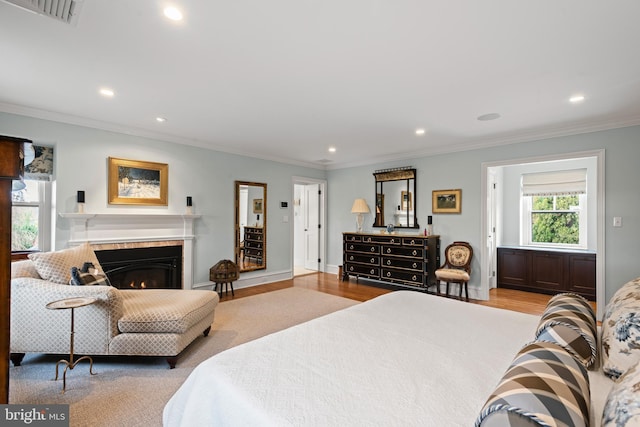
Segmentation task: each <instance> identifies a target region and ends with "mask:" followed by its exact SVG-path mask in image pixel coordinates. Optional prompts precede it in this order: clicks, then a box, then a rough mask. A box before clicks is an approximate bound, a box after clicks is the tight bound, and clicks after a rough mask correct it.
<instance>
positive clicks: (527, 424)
mask: <svg viewBox="0 0 640 427" xmlns="http://www.w3.org/2000/svg"><path fill="white" fill-rule="evenodd" d="M590 402H591V400H590V392H589V376H588V374H587V370H586V368H585V367H584V366H583V365H582V364H581V363H580V362H578V360H577V359H576V358H575V357H574V356H572V355H571V354H570V353H569V352H568V351H566V350H565V349H564V348H563V347H561V346H560V345H558V344H556V343H553V342H533V343H530V344H527V345H525V346H524V347H523V348H522V349H521V350H520V352H518V354H517V355H516V357H515V359H514V360H513V362H512V363H511V365H510V366H509V368H508V369H507V372H506V373H505V374H504V376H503V377H502V379H501V380H500V383H499V384H498V386H497V387H496V389H495V391H494V392H493V393H492V394H491V396H490V397H489V399H488V400H487V402H486V403H485V404H484V407H483V408H482V411H481V412H480V415H479V416H478V418H477V420H476V423H475V427H480V426H482V427H505V426H512V427H514V426H522V427H532V426H575V427H587V426H588V425H589V410H590Z"/></svg>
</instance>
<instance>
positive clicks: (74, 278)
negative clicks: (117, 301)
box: [69, 262, 111, 286]
mask: <svg viewBox="0 0 640 427" xmlns="http://www.w3.org/2000/svg"><path fill="white" fill-rule="evenodd" d="M69 284H70V285H74V286H111V282H109V278H108V277H107V275H106V274H104V273H102V272H101V271H100V270H98V269H97V268H95V267H94V265H93V263H91V262H85V263H84V265H83V266H82V268H80V269H79V268H78V267H71V280H70V281H69Z"/></svg>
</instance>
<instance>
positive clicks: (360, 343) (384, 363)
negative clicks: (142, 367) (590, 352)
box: [163, 291, 613, 427]
mask: <svg viewBox="0 0 640 427" xmlns="http://www.w3.org/2000/svg"><path fill="white" fill-rule="evenodd" d="M537 324H538V317H537V316H532V315H527V314H522V313H516V312H512V311H507V310H499V309H493V308H488V307H484V306H480V305H476V304H470V303H465V302H461V301H456V300H451V299H447V298H442V297H437V296H433V295H428V294H423V293H418V292H412V291H398V292H392V293H389V294H386V295H383V296H381V297H378V298H375V299H373V300H371V301H368V302H366V303H362V304H358V305H356V306H353V307H350V308H347V309H344V310H341V311H339V312H335V313H332V314H329V315H327V316H323V317H320V318H318V319H314V320H312V321H309V322H306V323H304V324H301V325H298V326H294V327H292V328H289V329H286V330H283V331H280V332H277V333H275V334H271V335H268V336H266V337H263V338H260V339H258V340H255V341H251V342H248V343H246V344H243V345H240V346H238V347H234V348H231V349H229V350H226V351H224V352H222V353H220V354H218V355H215V356H213V357H211V358H210V359H208V360H206V361H204V362H203V363H201V364H200V365H199V366H198V367H197V368H196V369H195V370H194V371H193V372H192V374H191V375H190V376H189V378H188V379H187V380H186V381H185V383H184V384H183V385H182V386H181V387H180V389H179V390H178V391H177V392H176V393H175V395H174V396H173V397H172V398H171V400H170V401H169V402H168V403H167V405H166V407H165V409H164V414H163V420H164V425H165V426H166V427H169V426H185V427H186V426H190V427H191V426H231V425H233V426H239V425H243V426H269V425H273V426H348V425H363V426H364V425H366V426H373V425H379V426H411V425H416V426H418V425H419V426H472V425H473V423H474V420H475V419H476V417H477V416H478V414H479V412H480V410H481V409H482V406H483V404H484V403H485V401H486V400H487V398H488V397H489V395H490V394H491V392H492V391H493V390H494V388H495V386H496V384H497V383H498V381H499V380H500V378H501V377H502V375H503V374H504V372H505V370H506V368H507V367H508V366H509V363H510V362H511V361H512V360H513V358H514V356H515V355H516V353H517V352H518V350H520V348H521V347H522V346H523V345H524V344H525V343H528V342H530V341H532V340H533V339H534V334H535V330H536V326H537ZM590 377H591V383H592V389H593V388H596V390H594V391H592V398H593V400H594V402H593V404H592V406H593V408H592V409H593V411H594V412H595V413H596V414H600V413H601V410H602V406H603V402H604V399H605V397H606V394H607V392H608V388H609V387H610V386H611V384H613V383H612V382H611V381H610V380H608V379H607V378H606V377H604V376H603V375H601V374H599V373H590ZM594 418H596V420H594V421H596V422H595V423H594V424H592V425H599V420H597V418H599V415H598V416H596V417H594Z"/></svg>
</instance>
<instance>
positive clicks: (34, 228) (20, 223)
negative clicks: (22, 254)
mask: <svg viewBox="0 0 640 427" xmlns="http://www.w3.org/2000/svg"><path fill="white" fill-rule="evenodd" d="M37 246H38V208H37V207H31V206H14V207H13V209H12V218H11V250H12V251H27V250H33V249H37Z"/></svg>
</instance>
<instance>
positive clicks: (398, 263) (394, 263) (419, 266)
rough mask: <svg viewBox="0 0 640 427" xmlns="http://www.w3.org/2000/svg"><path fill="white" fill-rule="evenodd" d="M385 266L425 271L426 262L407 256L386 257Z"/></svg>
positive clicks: (383, 263) (383, 262) (383, 264)
mask: <svg viewBox="0 0 640 427" xmlns="http://www.w3.org/2000/svg"><path fill="white" fill-rule="evenodd" d="M382 266H383V267H395V268H404V269H406V270H415V271H418V272H422V271H424V266H425V262H424V261H421V260H417V259H416V260H413V259H406V258H391V257H385V258H384V259H383V260H382Z"/></svg>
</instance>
